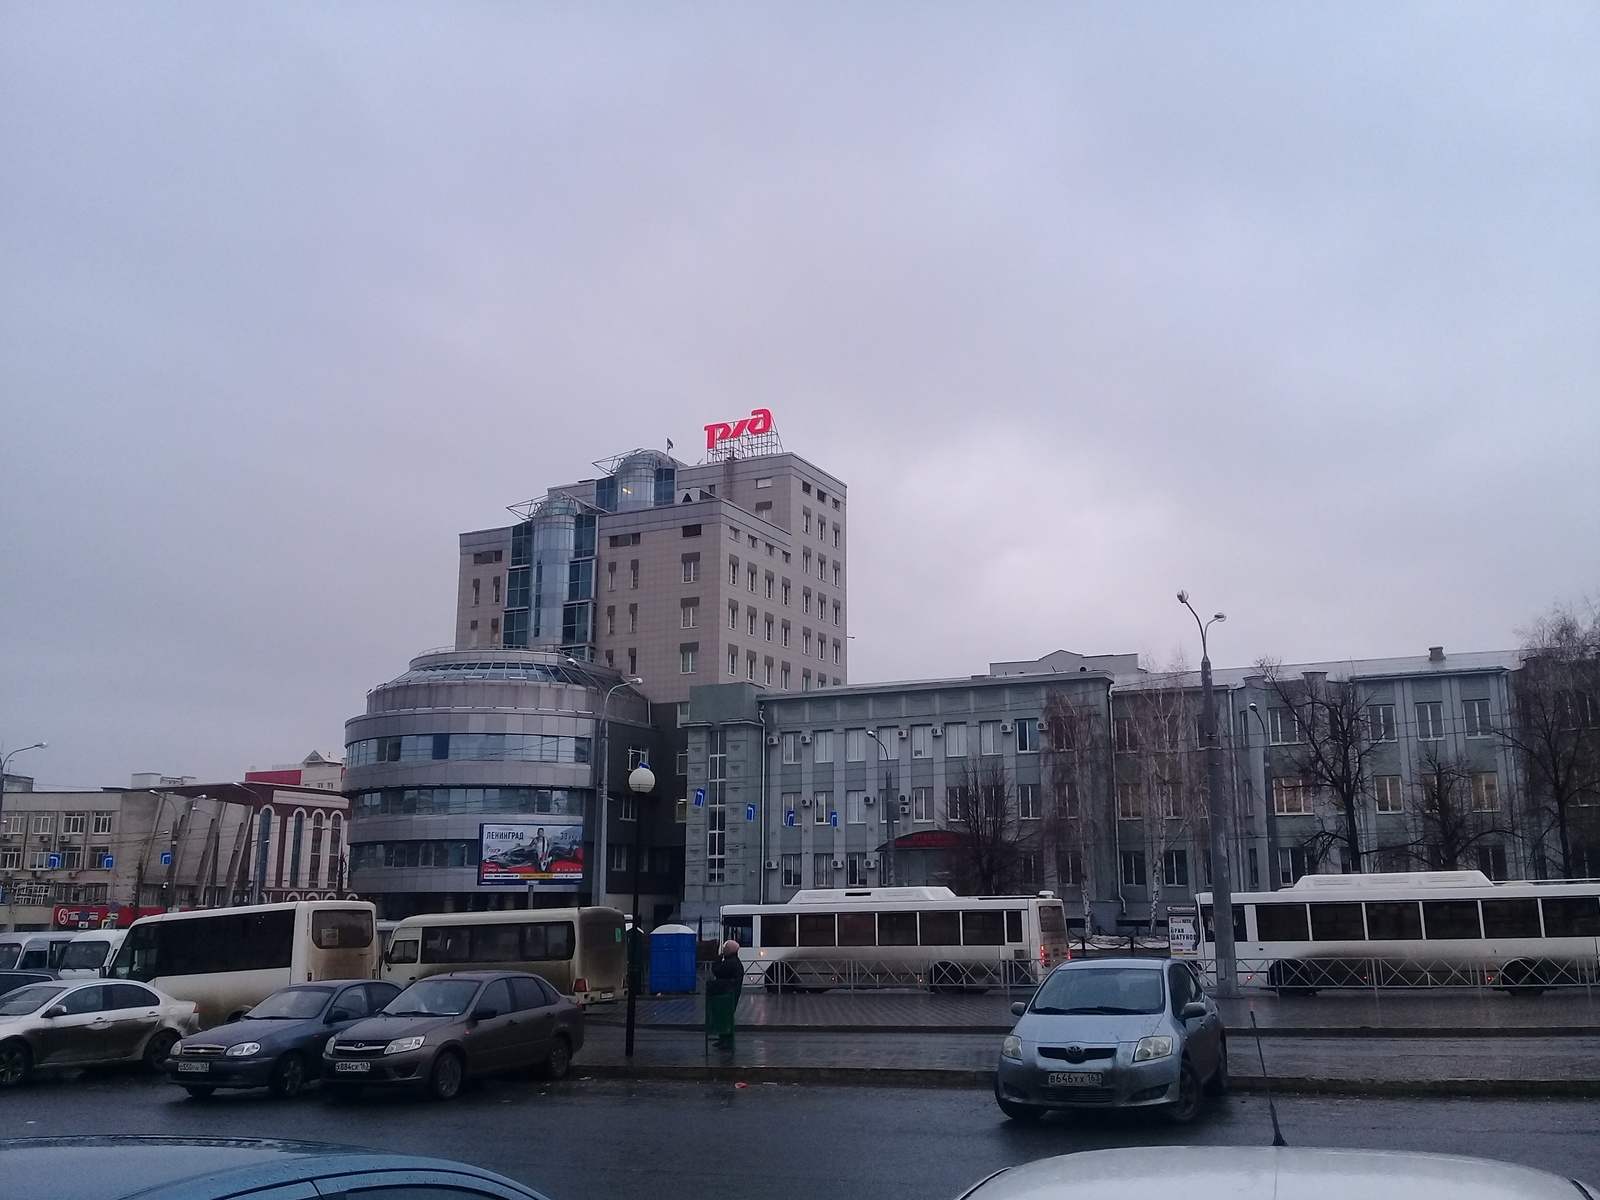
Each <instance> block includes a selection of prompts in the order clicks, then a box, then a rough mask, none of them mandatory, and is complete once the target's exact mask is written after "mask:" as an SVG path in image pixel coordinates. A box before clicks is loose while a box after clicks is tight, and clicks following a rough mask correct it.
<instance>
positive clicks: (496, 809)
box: [351, 788, 589, 817]
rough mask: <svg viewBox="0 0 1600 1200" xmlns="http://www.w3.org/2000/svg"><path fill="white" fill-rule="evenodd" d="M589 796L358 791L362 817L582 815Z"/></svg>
mask: <svg viewBox="0 0 1600 1200" xmlns="http://www.w3.org/2000/svg"><path fill="white" fill-rule="evenodd" d="M588 796H589V793H588V792H587V791H586V790H583V789H579V788H383V789H382V790H380V791H373V792H357V793H356V794H355V796H354V797H353V798H352V801H351V802H352V803H353V804H354V805H355V814H356V816H358V817H380V816H382V817H388V816H411V815H412V814H423V815H426V814H429V813H550V814H553V815H560V814H570V815H575V816H581V815H582V814H583V807H584V803H585V801H586V800H587V799H588Z"/></svg>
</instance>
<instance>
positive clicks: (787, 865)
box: [779, 854, 800, 888]
mask: <svg viewBox="0 0 1600 1200" xmlns="http://www.w3.org/2000/svg"><path fill="white" fill-rule="evenodd" d="M779 862H780V863H781V864H782V871H783V875H782V886H784V887H786V888H791V887H792V888H797V887H799V886H800V856H799V855H798V854H785V855H784V856H783V857H782V858H781V859H780V860H779Z"/></svg>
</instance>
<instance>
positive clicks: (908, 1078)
mask: <svg viewBox="0 0 1600 1200" xmlns="http://www.w3.org/2000/svg"><path fill="white" fill-rule="evenodd" d="M573 1068H574V1078H575V1079H576V1080H578V1081H581V1080H584V1079H608V1080H609V1079H620V1080H630V1081H636V1082H646V1081H660V1080H664V1081H672V1082H680V1083H683V1082H692V1083H777V1084H798V1085H802V1086H812V1087H926V1088H953V1089H955V1088H960V1089H969V1090H970V1089H982V1090H985V1091H987V1090H989V1089H990V1088H992V1087H993V1086H994V1072H993V1071H989V1070H982V1071H974V1070H961V1069H949V1070H940V1069H937V1068H926V1069H918V1068H914V1067H884V1068H874V1067H770V1066H749V1067H741V1066H736V1065H731V1066H730V1065H724V1064H709V1063H708V1064H705V1065H695V1066H691V1065H687V1064H665V1063H659V1064H651V1065H638V1066H629V1065H627V1064H624V1063H592V1064H587V1065H585V1064H581V1063H574V1064H573ZM1228 1087H1229V1090H1230V1091H1233V1092H1238V1093H1241V1094H1246V1095H1259V1094H1264V1093H1265V1092H1266V1091H1267V1087H1266V1084H1265V1081H1264V1080H1263V1079H1262V1078H1261V1076H1259V1075H1244V1076H1232V1077H1230V1078H1229V1080H1228ZM1271 1090H1272V1092H1273V1094H1275V1095H1309V1096H1404V1097H1430V1096H1483V1097H1494V1096H1516V1097H1596V1096H1600V1079H1418V1080H1411V1079H1315V1078H1311V1077H1309V1076H1282V1077H1275V1078H1274V1079H1273V1080H1272V1087H1271Z"/></svg>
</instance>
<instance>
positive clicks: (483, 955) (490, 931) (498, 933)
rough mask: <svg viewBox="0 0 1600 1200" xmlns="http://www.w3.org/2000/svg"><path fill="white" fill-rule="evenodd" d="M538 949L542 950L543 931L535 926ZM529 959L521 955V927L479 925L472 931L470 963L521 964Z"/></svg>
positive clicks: (533, 927)
mask: <svg viewBox="0 0 1600 1200" xmlns="http://www.w3.org/2000/svg"><path fill="white" fill-rule="evenodd" d="M534 930H538V932H539V934H540V937H539V948H540V949H541V950H542V949H544V937H543V932H544V931H543V930H540V929H539V927H538V926H537V925H534V926H531V927H530V932H532V931H534ZM526 957H531V956H529V955H524V954H523V953H522V927H521V926H520V925H479V926H477V927H476V928H475V929H473V931H472V961H473V962H481V963H508V962H521V961H522V960H523V959H524V958H526ZM541 957H542V956H541Z"/></svg>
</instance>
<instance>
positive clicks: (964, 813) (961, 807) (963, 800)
mask: <svg viewBox="0 0 1600 1200" xmlns="http://www.w3.org/2000/svg"><path fill="white" fill-rule="evenodd" d="M971 801H972V789H971V788H968V787H957V786H951V787H947V788H945V789H944V812H945V818H946V819H947V820H950V821H967V820H970V819H971V818H972V817H974V816H975V815H976V814H975V813H974V812H973V811H972V805H971Z"/></svg>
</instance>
